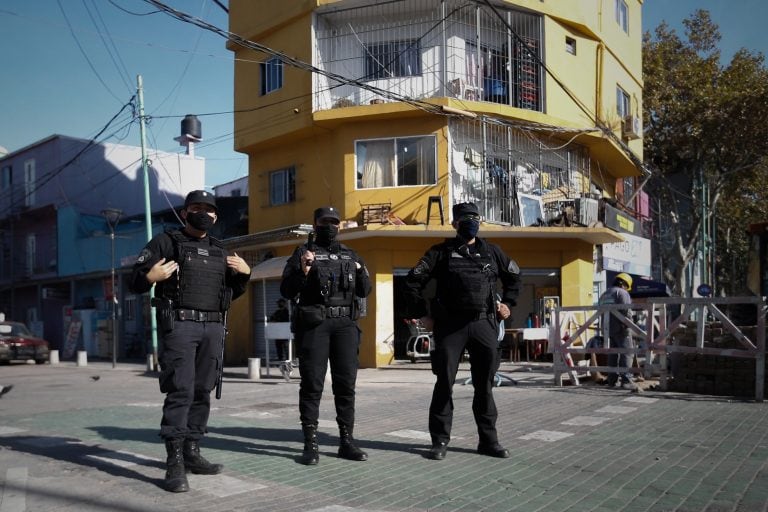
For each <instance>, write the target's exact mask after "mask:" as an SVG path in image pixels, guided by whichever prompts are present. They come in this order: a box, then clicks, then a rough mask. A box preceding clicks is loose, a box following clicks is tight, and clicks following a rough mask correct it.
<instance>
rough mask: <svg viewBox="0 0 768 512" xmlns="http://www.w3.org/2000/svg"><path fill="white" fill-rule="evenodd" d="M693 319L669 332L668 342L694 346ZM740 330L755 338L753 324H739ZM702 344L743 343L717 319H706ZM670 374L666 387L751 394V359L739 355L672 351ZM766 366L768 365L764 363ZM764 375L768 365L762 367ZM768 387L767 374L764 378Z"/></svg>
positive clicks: (730, 346) (727, 346)
mask: <svg viewBox="0 0 768 512" xmlns="http://www.w3.org/2000/svg"><path fill="white" fill-rule="evenodd" d="M696 328H697V324H696V322H688V323H687V325H686V327H685V328H684V329H680V330H678V331H676V332H675V333H673V335H672V340H671V341H672V342H676V343H678V344H679V345H680V346H686V347H695V346H696ZM740 329H741V331H742V332H743V333H744V334H745V335H746V336H747V337H748V338H749V339H750V340H752V341H753V342H756V335H755V334H756V328H755V327H754V326H753V327H741V328H740ZM704 346H705V347H707V348H719V349H737V350H738V349H741V350H743V349H744V348H745V347H744V346H743V345H742V344H741V343H740V342H739V341H738V340H737V339H736V338H735V337H734V336H733V335H732V334H731V333H730V332H728V331H727V330H726V329H724V328H723V326H722V324H721V323H720V322H709V323H707V324H706V325H705V327H704ZM670 365H671V373H670V376H671V377H672V378H671V380H670V382H669V389H670V390H672V391H680V392H684V393H699V394H705V395H721V396H737V397H745V398H754V396H755V360H754V359H749V358H743V357H730V356H717V355H707V354H681V353H672V354H671V356H670ZM766 366H767V367H768V365H766ZM766 376H767V377H768V368H767V371H766ZM765 385H766V387H767V388H768V378H766V382H765Z"/></svg>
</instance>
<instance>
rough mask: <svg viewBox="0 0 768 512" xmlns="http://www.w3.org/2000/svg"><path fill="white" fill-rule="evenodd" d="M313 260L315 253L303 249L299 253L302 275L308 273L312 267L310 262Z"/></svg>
mask: <svg viewBox="0 0 768 512" xmlns="http://www.w3.org/2000/svg"><path fill="white" fill-rule="evenodd" d="M314 262H315V253H314V252H312V251H304V254H302V255H301V271H302V272H304V275H307V274H309V270H310V269H311V268H312V264H313V263H314Z"/></svg>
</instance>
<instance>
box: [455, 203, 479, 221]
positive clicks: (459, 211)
mask: <svg viewBox="0 0 768 512" xmlns="http://www.w3.org/2000/svg"><path fill="white" fill-rule="evenodd" d="M465 215H477V216H479V215H480V210H478V209H477V205H476V204H475V203H459V204H455V205H453V218H454V219H459V218H461V217H463V216H465Z"/></svg>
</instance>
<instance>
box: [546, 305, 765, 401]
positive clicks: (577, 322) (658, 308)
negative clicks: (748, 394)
mask: <svg viewBox="0 0 768 512" xmlns="http://www.w3.org/2000/svg"><path fill="white" fill-rule="evenodd" d="M744 308H748V309H750V310H753V311H754V312H755V316H756V322H755V325H750V326H740V325H737V323H736V322H735V321H734V320H733V317H735V316H736V315H735V314H734V313H733V312H734V311H742V310H743V309H744ZM609 317H610V318H611V319H616V320H615V321H619V322H621V323H622V324H624V325H626V326H627V328H628V329H629V331H630V333H631V335H632V336H633V337H634V339H635V340H636V348H633V349H619V348H611V347H610V345H609V342H608V340H609V337H608V336H607V332H606V329H607V323H608V322H607V320H608V318H609ZM765 319H766V303H765V301H764V300H763V299H761V298H759V297H730V298H700V299H682V298H655V299H648V302H646V303H642V304H632V305H631V306H627V305H617V304H611V305H600V306H571V307H561V308H557V309H556V310H555V312H554V323H553V325H552V329H551V330H550V337H549V343H550V347H551V350H552V353H553V366H554V375H555V384H556V385H562V383H563V379H564V377H565V376H566V375H567V376H569V377H570V379H571V381H572V382H573V383H574V384H578V383H579V375H582V376H583V375H585V374H586V372H588V371H594V372H641V373H643V374H644V375H645V376H646V377H649V376H651V375H658V376H659V385H660V388H661V389H662V390H666V389H667V388H668V382H669V378H670V372H669V364H668V363H669V361H668V358H669V357H670V355H672V354H703V355H711V356H721V357H738V358H745V359H750V360H754V361H755V376H754V377H755V390H754V398H755V400H757V401H760V402H761V401H763V397H764V383H765V326H766V324H765ZM714 323H717V325H718V326H720V327H721V328H722V330H723V332H724V333H727V334H728V335H729V336H730V337H731V339H732V340H734V343H733V344H730V345H728V346H722V343H721V341H722V340H717V339H714V338H713V337H711V336H706V332H707V326H708V325H712V324H714ZM694 327H695V336H694V337H693V339H692V340H691V341H692V343H691V344H690V345H683V344H681V336H679V333H680V331H681V330H682V329H686V328H688V329H689V330H691V331H692V330H693V328H694ZM595 336H601V337H602V339H603V340H605V346H604V347H599V346H595V345H596V344H594V343H590V340H591V339H592V338H594V337H595ZM734 345H735V347H734ZM620 353H632V354H635V355H637V356H644V358H643V359H644V361H643V362H642V364H641V365H640V367H639V368H631V367H630V368H627V367H615V366H599V365H596V364H592V363H591V362H590V363H589V364H586V365H583V364H579V363H576V362H575V361H574V356H577V357H580V356H584V355H585V354H620ZM638 361H640V358H638Z"/></svg>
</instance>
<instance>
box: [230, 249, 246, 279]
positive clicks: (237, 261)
mask: <svg viewBox="0 0 768 512" xmlns="http://www.w3.org/2000/svg"><path fill="white" fill-rule="evenodd" d="M227 266H228V267H229V268H231V269H232V270H234V271H235V272H238V273H240V274H250V273H251V267H249V266H248V264H247V263H246V262H245V260H244V259H243V258H241V257H240V256H238V255H237V253H234V256H227Z"/></svg>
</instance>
